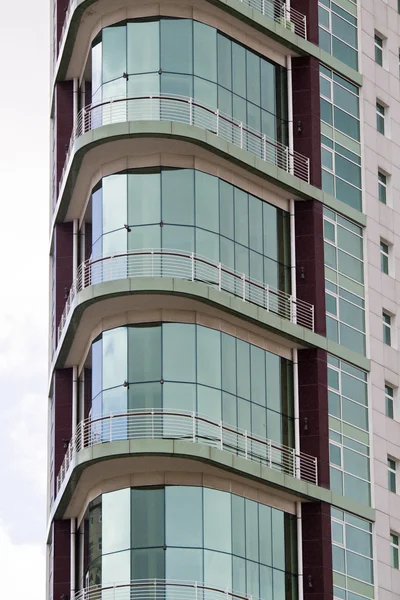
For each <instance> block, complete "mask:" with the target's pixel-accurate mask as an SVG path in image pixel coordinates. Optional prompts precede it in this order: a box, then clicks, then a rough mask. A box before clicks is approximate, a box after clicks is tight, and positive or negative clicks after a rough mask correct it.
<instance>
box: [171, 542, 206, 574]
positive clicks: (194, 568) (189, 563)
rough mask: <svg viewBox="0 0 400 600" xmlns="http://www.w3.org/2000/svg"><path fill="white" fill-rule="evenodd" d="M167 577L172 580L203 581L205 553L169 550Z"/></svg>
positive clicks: (188, 550)
mask: <svg viewBox="0 0 400 600" xmlns="http://www.w3.org/2000/svg"><path fill="white" fill-rule="evenodd" d="M165 571H166V577H167V578H168V579H170V580H174V579H175V580H178V581H179V580H182V579H185V580H187V581H203V580H204V577H203V551H202V550H193V549H191V548H167V550H166V556H165Z"/></svg>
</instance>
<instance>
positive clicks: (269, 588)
mask: <svg viewBox="0 0 400 600" xmlns="http://www.w3.org/2000/svg"><path fill="white" fill-rule="evenodd" d="M260 597H261V598H276V596H275V595H274V587H273V570H272V568H271V567H265V566H264V565H260ZM284 598H285V595H284V596H283V598H277V600H284Z"/></svg>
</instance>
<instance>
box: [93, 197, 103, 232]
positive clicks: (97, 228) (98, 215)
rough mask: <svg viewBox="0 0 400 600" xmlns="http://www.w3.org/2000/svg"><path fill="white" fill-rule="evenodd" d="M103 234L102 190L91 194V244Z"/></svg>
mask: <svg viewBox="0 0 400 600" xmlns="http://www.w3.org/2000/svg"><path fill="white" fill-rule="evenodd" d="M102 233H103V188H102V187H101V188H99V189H98V190H97V191H95V192H93V194H92V244H93V243H94V242H95V241H96V240H98V239H99V237H100V236H101V235H102Z"/></svg>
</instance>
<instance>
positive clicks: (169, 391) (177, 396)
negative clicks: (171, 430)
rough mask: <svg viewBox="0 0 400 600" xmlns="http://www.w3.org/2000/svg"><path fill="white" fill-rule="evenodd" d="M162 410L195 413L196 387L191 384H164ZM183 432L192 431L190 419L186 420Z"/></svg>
mask: <svg viewBox="0 0 400 600" xmlns="http://www.w3.org/2000/svg"><path fill="white" fill-rule="evenodd" d="M163 408H167V409H168V408H173V409H175V410H179V409H180V410H187V411H190V412H193V411H196V385H195V384H192V383H170V382H166V383H164V384H163ZM185 430H188V431H192V430H193V429H192V422H191V419H188V423H187V425H185Z"/></svg>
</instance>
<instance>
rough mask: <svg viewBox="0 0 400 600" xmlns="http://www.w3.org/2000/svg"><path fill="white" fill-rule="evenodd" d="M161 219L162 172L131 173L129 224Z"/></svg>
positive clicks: (157, 221)
mask: <svg viewBox="0 0 400 600" xmlns="http://www.w3.org/2000/svg"><path fill="white" fill-rule="evenodd" d="M160 221H161V209H160V173H134V174H129V175H128V223H129V225H142V224H143V225H144V224H148V223H159V222H160Z"/></svg>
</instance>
